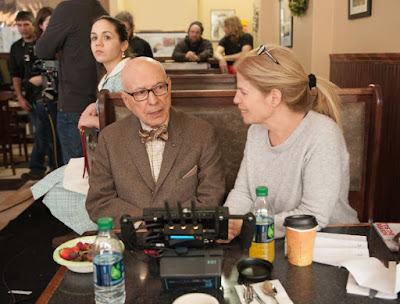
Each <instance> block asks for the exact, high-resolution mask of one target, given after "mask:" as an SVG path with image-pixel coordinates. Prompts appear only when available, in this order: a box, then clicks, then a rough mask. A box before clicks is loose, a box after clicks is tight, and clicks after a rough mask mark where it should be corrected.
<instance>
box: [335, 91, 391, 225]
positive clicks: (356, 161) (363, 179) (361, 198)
mask: <svg viewBox="0 0 400 304" xmlns="http://www.w3.org/2000/svg"><path fill="white" fill-rule="evenodd" d="M339 95H340V97H341V99H342V102H343V110H342V120H343V134H344V137H345V139H346V144H347V149H348V151H349V154H350V193H349V202H350V205H351V206H352V207H353V208H355V209H356V210H357V213H358V218H359V219H360V220H361V221H368V222H373V218H374V207H375V185H376V183H377V180H378V177H377V173H378V166H379V154H380V147H381V132H382V115H383V99H382V88H381V87H380V86H379V85H370V87H369V88H360V89H339Z"/></svg>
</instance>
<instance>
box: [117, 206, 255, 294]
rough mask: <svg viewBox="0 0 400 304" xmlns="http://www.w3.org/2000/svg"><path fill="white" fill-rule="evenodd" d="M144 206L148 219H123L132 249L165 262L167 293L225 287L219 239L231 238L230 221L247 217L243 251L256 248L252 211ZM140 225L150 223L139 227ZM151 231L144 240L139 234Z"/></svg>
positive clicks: (125, 238)
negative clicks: (238, 211)
mask: <svg viewBox="0 0 400 304" xmlns="http://www.w3.org/2000/svg"><path fill="white" fill-rule="evenodd" d="M164 205H165V208H144V209H143V216H142V217H139V218H132V217H130V216H129V215H124V216H122V217H121V220H120V224H121V233H122V239H123V241H124V244H125V247H126V248H127V249H130V250H133V249H137V250H141V251H143V252H144V253H146V254H149V255H151V256H154V257H159V258H160V277H161V280H162V283H163V286H164V288H165V289H166V290H175V289H185V288H192V289H193V288H199V289H202V288H211V289H218V288H220V286H221V272H222V263H223V252H222V248H221V246H220V244H218V243H217V242H216V241H217V240H218V239H227V238H228V221H229V219H242V220H243V226H242V231H241V235H240V240H241V245H242V247H243V248H245V249H248V248H250V245H251V241H252V239H253V235H254V227H255V217H254V215H253V214H252V213H248V214H245V215H229V212H228V208H227V207H221V206H216V207H202V208H196V206H195V203H194V201H192V202H191V207H190V208H183V207H182V204H181V203H180V202H177V208H170V207H169V205H168V202H165V204H164ZM136 222H145V225H142V226H139V227H138V228H135V227H134V225H133V224H134V223H136ZM140 229H147V232H146V233H144V235H143V237H142V238H138V236H137V234H136V230H140Z"/></svg>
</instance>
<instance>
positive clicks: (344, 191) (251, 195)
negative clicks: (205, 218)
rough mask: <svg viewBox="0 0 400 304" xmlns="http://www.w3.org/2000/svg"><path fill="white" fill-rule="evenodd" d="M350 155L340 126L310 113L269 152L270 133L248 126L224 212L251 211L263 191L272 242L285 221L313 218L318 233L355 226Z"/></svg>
mask: <svg viewBox="0 0 400 304" xmlns="http://www.w3.org/2000/svg"><path fill="white" fill-rule="evenodd" d="M349 183H350V182H349V154H348V152H347V148H346V143H345V140H344V137H343V134H342V132H341V130H340V128H339V126H338V125H337V124H336V123H335V122H334V121H333V120H332V119H330V118H329V117H327V116H325V115H322V114H319V113H316V112H314V111H310V112H308V114H307V115H306V116H305V118H304V119H303V120H302V122H301V123H300V125H299V126H298V127H297V128H296V130H295V131H294V132H293V133H292V135H291V136H290V137H289V138H288V139H287V140H286V141H285V142H284V143H282V144H280V145H279V146H276V147H271V145H270V141H269V138H268V129H267V128H265V127H263V126H261V125H252V126H251V127H250V128H249V131H248V135H247V142H246V148H245V151H244V156H243V160H242V163H241V166H240V170H239V173H238V176H237V179H236V182H235V187H234V189H232V191H231V192H230V193H229V195H228V198H227V200H226V203H225V206H227V207H229V210H230V213H231V214H245V213H247V212H249V211H253V205H254V204H253V202H254V200H255V196H256V195H255V189H256V187H257V186H267V187H268V189H269V194H268V197H269V199H270V202H271V203H272V205H273V207H274V209H275V237H276V238H279V237H283V236H284V235H285V229H284V227H283V221H284V219H285V217H286V216H289V215H295V214H312V215H314V216H315V217H316V219H317V221H318V224H319V227H320V228H323V227H325V226H326V225H328V224H345V223H358V219H357V212H356V211H355V210H354V209H352V208H351V207H350V205H349V203H348V194H349Z"/></svg>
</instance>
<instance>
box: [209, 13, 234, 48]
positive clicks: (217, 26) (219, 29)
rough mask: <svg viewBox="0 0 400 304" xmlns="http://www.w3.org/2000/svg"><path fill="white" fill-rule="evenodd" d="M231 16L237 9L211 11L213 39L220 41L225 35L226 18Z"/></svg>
mask: <svg viewBox="0 0 400 304" xmlns="http://www.w3.org/2000/svg"><path fill="white" fill-rule="evenodd" d="M231 16H235V10H212V11H211V41H219V40H220V39H221V38H222V37H224V36H225V32H224V20H225V18H227V17H231Z"/></svg>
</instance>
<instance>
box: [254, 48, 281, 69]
mask: <svg viewBox="0 0 400 304" xmlns="http://www.w3.org/2000/svg"><path fill="white" fill-rule="evenodd" d="M262 53H265V54H267V55H268V57H269V58H271V59H272V61H273V62H275V63H276V64H279V65H280V63H279V61H278V60H276V59H275V58H274V56H272V55H271V54H270V52H268V51H267V49H266V48H265V46H264V44H260V46H259V47H258V49H257V55H258V56H260V55H261V54H262Z"/></svg>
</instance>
